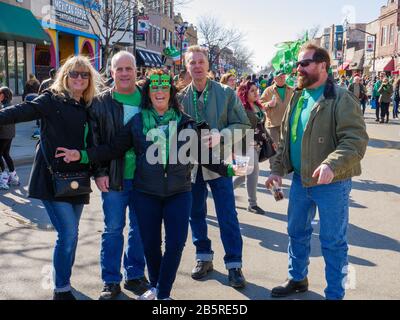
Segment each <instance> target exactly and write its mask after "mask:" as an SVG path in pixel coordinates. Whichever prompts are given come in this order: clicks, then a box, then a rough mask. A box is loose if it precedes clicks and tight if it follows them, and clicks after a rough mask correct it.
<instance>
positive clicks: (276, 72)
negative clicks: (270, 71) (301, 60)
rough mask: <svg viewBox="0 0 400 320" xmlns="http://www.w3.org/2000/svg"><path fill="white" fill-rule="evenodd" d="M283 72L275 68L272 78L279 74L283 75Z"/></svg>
mask: <svg viewBox="0 0 400 320" xmlns="http://www.w3.org/2000/svg"><path fill="white" fill-rule="evenodd" d="M283 74H285V73H284V72H283V70H277V71H275V72H274V78H276V77H279V76H281V75H283Z"/></svg>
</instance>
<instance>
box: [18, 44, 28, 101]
mask: <svg viewBox="0 0 400 320" xmlns="http://www.w3.org/2000/svg"><path fill="white" fill-rule="evenodd" d="M17 72H18V77H17V79H18V95H22V94H23V93H24V84H25V82H26V80H25V50H24V44H23V43H22V42H17Z"/></svg>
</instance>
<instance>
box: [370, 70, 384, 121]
mask: <svg viewBox="0 0 400 320" xmlns="http://www.w3.org/2000/svg"><path fill="white" fill-rule="evenodd" d="M385 78H386V75H385V73H384V72H381V73H380V74H379V78H378V79H376V82H375V84H374V90H373V92H372V99H374V101H375V102H374V103H375V107H376V109H375V115H376V119H375V121H376V122H380V116H381V103H380V96H381V94H380V93H379V89H380V87H381V86H382V82H383V80H384V79H385Z"/></svg>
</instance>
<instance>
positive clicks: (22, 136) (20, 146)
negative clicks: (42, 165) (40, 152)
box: [11, 121, 38, 167]
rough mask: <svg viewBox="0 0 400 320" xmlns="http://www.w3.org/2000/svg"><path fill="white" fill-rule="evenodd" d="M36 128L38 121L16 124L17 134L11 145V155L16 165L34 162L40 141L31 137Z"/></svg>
mask: <svg viewBox="0 0 400 320" xmlns="http://www.w3.org/2000/svg"><path fill="white" fill-rule="evenodd" d="M35 128H36V121H32V122H24V123H18V124H17V125H16V136H15V138H14V140H13V142H12V145H11V157H12V159H13V160H14V164H15V166H16V167H18V166H22V165H29V164H32V163H33V159H34V157H35V148H36V144H37V142H38V140H33V139H32V138H31V136H32V134H33V131H34V130H35Z"/></svg>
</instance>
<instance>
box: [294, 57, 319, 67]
mask: <svg viewBox="0 0 400 320" xmlns="http://www.w3.org/2000/svg"><path fill="white" fill-rule="evenodd" d="M313 62H316V61H315V60H314V59H305V60H301V61H299V62H296V67H297V68H298V67H299V66H301V67H302V68H306V67H308V66H309V65H310V64H311V63H313Z"/></svg>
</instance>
